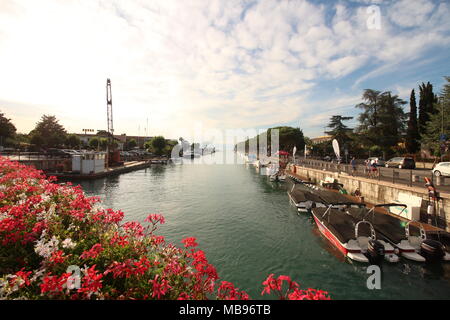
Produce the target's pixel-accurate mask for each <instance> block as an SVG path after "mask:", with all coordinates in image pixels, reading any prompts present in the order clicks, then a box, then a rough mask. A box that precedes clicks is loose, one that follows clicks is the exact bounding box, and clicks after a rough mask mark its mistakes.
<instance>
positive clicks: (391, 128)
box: [356, 89, 406, 154]
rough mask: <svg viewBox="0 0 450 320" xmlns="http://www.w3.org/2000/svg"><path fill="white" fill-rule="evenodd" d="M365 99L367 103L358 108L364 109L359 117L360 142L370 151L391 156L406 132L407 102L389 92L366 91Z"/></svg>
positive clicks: (358, 131) (359, 105)
mask: <svg viewBox="0 0 450 320" xmlns="http://www.w3.org/2000/svg"><path fill="white" fill-rule="evenodd" d="M363 99H364V101H365V102H363V103H360V104H358V105H357V106H356V107H357V108H360V109H363V112H362V113H361V114H360V115H359V117H358V120H359V122H360V125H359V126H358V128H357V133H358V136H359V138H358V140H360V143H361V144H362V145H364V146H365V147H366V148H367V150H368V151H370V150H382V151H383V152H385V153H388V154H390V153H391V152H392V151H393V150H394V148H395V147H396V146H397V144H398V142H399V141H400V140H401V137H402V134H403V132H404V130H405V125H404V121H405V120H406V115H405V113H404V111H403V105H404V104H406V102H405V101H403V100H402V99H400V98H399V97H398V96H396V95H392V94H391V92H389V91H387V92H383V93H381V92H380V91H375V90H371V89H366V90H365V91H364V93H363ZM374 146H377V148H373V147H374Z"/></svg>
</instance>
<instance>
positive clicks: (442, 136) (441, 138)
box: [439, 134, 447, 141]
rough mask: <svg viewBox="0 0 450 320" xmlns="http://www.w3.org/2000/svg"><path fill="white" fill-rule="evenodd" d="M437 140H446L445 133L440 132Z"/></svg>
mask: <svg viewBox="0 0 450 320" xmlns="http://www.w3.org/2000/svg"><path fill="white" fill-rule="evenodd" d="M439 141H447V135H446V134H441V135H440V137H439Z"/></svg>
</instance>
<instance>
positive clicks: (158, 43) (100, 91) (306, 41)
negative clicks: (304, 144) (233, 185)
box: [0, 0, 450, 137]
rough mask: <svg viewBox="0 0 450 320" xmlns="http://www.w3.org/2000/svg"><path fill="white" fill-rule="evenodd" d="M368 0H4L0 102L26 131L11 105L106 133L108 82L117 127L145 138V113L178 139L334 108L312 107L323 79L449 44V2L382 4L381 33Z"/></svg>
mask: <svg viewBox="0 0 450 320" xmlns="http://www.w3.org/2000/svg"><path fill="white" fill-rule="evenodd" d="M366 2H367V1H360V2H357V3H358V6H356V7H353V6H350V5H349V3H348V2H338V3H337V4H336V5H318V4H314V3H313V2H312V1H311V2H308V1H305V0H298V1H270V0H264V1H259V2H256V3H253V2H248V1H239V0H233V1H221V0H212V1H208V2H204V1H201V0H198V1H183V2H180V1H168V0H161V1H151V2H147V1H140V0H139V1H138V0H135V1H126V2H125V1H119V0H116V1H109V2H105V1H101V0H92V1H89V2H80V1H75V0H71V1H64V2H60V1H56V0H41V1H39V3H38V2H37V1H32V0H4V1H2V2H1V4H0V49H1V50H0V70H1V74H0V101H3V102H4V103H3V105H2V106H0V107H1V108H2V110H3V109H5V108H6V110H3V111H6V112H7V113H8V115H10V116H11V117H13V118H15V119H18V120H17V121H18V127H19V129H20V130H22V131H27V130H30V129H31V127H32V124H31V122H30V121H29V120H25V118H24V117H22V116H18V117H14V115H15V111H14V107H12V106H18V105H29V106H32V105H39V106H42V108H43V109H39V112H41V111H42V110H45V112H47V113H52V114H56V115H58V116H59V117H60V118H61V122H62V123H63V124H64V125H65V126H66V127H67V128H68V129H69V130H71V131H80V130H81V129H82V128H84V127H85V126H86V125H89V126H90V127H95V128H96V129H101V128H103V127H104V125H105V123H106V119H105V112H104V111H105V81H106V78H107V77H110V78H111V79H112V83H113V106H114V112H115V127H116V132H127V133H129V134H137V133H138V132H137V131H138V129H137V128H138V127H140V128H141V132H140V133H141V134H142V133H143V128H144V127H145V122H146V119H147V117H148V118H149V121H150V133H151V134H160V133H162V134H164V135H166V136H170V137H177V136H179V135H182V134H183V130H185V128H187V127H189V126H190V124H191V123H193V122H194V121H202V122H203V123H205V125H208V126H210V127H213V126H217V127H220V128H234V127H252V126H268V125H272V124H274V123H287V122H291V121H293V120H295V119H296V117H297V118H298V117H301V116H306V117H308V116H311V112H324V113H326V112H328V110H329V109H326V108H325V107H323V106H321V104H320V103H318V104H317V105H314V104H311V103H309V102H308V101H318V100H320V99H317V98H315V97H311V90H312V89H315V88H317V87H320V85H321V82H322V81H324V80H325V81H339V80H340V79H343V78H345V77H346V76H348V75H350V74H351V73H352V72H354V71H357V70H360V69H361V68H364V67H367V66H368V64H370V65H371V66H372V65H373V66H377V68H376V69H368V74H367V75H365V76H362V77H361V78H360V79H359V81H357V84H359V83H362V82H363V81H365V80H367V79H369V78H371V77H374V76H377V75H380V74H383V73H384V72H387V71H389V70H392V68H393V67H394V66H396V65H397V64H398V63H399V62H401V61H408V60H414V59H418V58H420V57H421V56H422V55H423V53H424V52H425V51H426V49H430V48H439V47H443V48H448V45H449V44H450V43H449V41H450V36H449V30H450V26H449V25H448V21H447V22H446V20H445V15H446V14H447V13H448V12H449V6H448V5H447V4H443V3H441V4H440V5H439V7H438V6H437V5H433V4H431V2H430V1H426V0H420V1H416V2H415V3H414V4H412V3H411V4H410V3H409V1H408V4H406V3H404V5H407V6H408V8H409V9H410V10H411V12H412V15H413V16H412V17H411V16H408V17H406V16H404V13H405V11H404V7H402V6H401V5H400V4H399V3H397V2H390V1H385V2H382V3H381V5H382V6H383V12H384V13H387V16H386V17H384V16H383V19H382V21H383V24H382V29H381V30H376V31H374V30H368V29H367V27H366V19H367V13H366V11H365V5H366ZM378 2H379V3H380V1H378ZM421 2H424V3H421ZM425 2H426V3H425ZM368 3H369V2H367V4H368ZM370 3H374V2H373V1H370ZM419 4H422V5H423V8H424V10H423V11H418V10H416V8H418V5H419ZM430 8H431V9H430ZM334 10H335V12H334ZM330 16H331V17H332V18H331V19H329V17H330ZM413 21H416V22H417V21H422V22H423V23H422V26H423V27H422V26H420V25H413ZM398 26H400V27H413V26H414V27H415V28H414V30H413V31H410V30H403V29H399V27H398ZM383 66H385V67H383ZM386 66H389V67H386ZM346 94H350V95H352V94H353V92H350V93H346ZM313 98H314V99H313ZM339 99H340V97H338V98H337V100H339ZM8 105H9V106H8ZM323 105H325V104H323ZM308 108H309V109H308ZM31 109H32V107H30V113H33V112H34V111H33V110H31ZM16 110H17V108H16ZM20 119H23V121H21V120H20ZM27 119H29V117H28V118H27ZM312 122H314V121H312ZM21 126H23V128H21Z"/></svg>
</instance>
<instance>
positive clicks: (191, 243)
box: [181, 237, 198, 248]
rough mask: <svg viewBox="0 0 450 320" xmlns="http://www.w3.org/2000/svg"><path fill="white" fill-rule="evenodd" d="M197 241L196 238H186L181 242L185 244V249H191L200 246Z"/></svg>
mask: <svg viewBox="0 0 450 320" xmlns="http://www.w3.org/2000/svg"><path fill="white" fill-rule="evenodd" d="M195 240H197V239H196V238H194V237H190V238H184V239H183V240H181V242H182V243H184V247H185V248H189V247H193V248H194V247H196V246H198V244H197V242H195Z"/></svg>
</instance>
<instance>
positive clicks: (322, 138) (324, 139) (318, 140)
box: [311, 136, 333, 144]
mask: <svg viewBox="0 0 450 320" xmlns="http://www.w3.org/2000/svg"><path fill="white" fill-rule="evenodd" d="M331 139H333V137H332V136H320V137H317V138H312V139H311V142H312V144H319V143H322V142H327V141H331Z"/></svg>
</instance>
